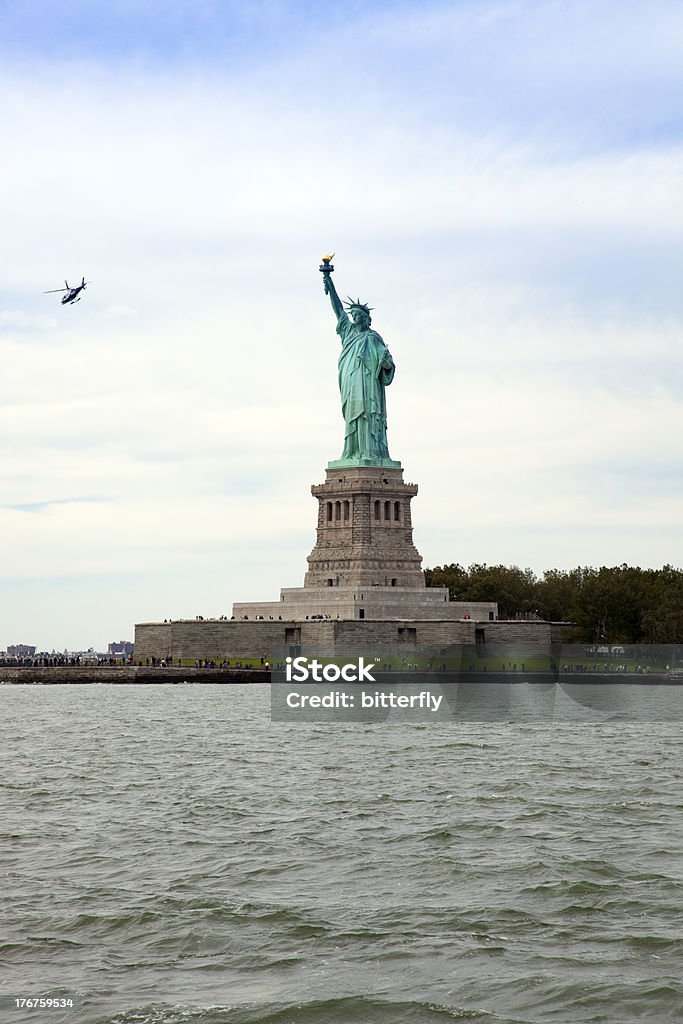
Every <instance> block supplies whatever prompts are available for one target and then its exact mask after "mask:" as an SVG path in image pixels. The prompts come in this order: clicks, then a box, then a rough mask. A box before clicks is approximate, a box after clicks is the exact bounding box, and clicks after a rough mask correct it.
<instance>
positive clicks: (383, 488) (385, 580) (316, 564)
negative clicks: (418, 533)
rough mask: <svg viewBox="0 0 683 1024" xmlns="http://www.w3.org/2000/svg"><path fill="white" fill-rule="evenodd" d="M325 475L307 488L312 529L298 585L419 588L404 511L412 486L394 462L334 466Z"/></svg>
mask: <svg viewBox="0 0 683 1024" xmlns="http://www.w3.org/2000/svg"><path fill="white" fill-rule="evenodd" d="M326 477H327V479H326V480H325V483H324V484H319V485H318V486H314V487H312V488H311V493H312V494H313V496H314V497H315V498H317V500H318V528H317V540H316V544H315V547H314V548H313V550H312V552H311V553H310V555H309V556H308V572H307V573H306V575H305V577H304V589H308V588H309V587H310V588H316V589H317V588H324V587H327V588H334V587H341V588H346V589H348V588H352V589H358V588H359V587H360V588H367V587H399V588H409V589H413V590H414V589H420V590H424V588H425V580H424V574H423V572H422V568H421V566H422V558H421V556H420V554H419V552H418V550H417V548H416V547H415V545H414V544H413V526H412V519H411V514H410V501H411V499H412V498H413V497H414V496H415V495H416V494H417V485H416V484H407V483H404V481H403V470H402V469H401V468H400V464H398V466H397V467H396V466H395V467H394V468H387V467H377V466H349V467H342V466H340V465H337V466H334V467H330V468H328V469H327V471H326Z"/></svg>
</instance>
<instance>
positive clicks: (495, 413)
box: [0, 4, 683, 647]
mask: <svg viewBox="0 0 683 1024" xmlns="http://www.w3.org/2000/svg"><path fill="white" fill-rule="evenodd" d="M534 6H535V7H538V9H539V10H540V11H541V14H542V16H543V18H544V19H546V21H547V20H548V19H553V18H555V17H556V14H557V10H558V9H559V8H558V6H557V5H534ZM663 9H664V8H663V7H661V5H660V7H658V11H660V12H661V11H663ZM663 16H664V15H663V14H662V17H663ZM434 17H435V18H436V16H434ZM447 17H448V18H451V29H452V31H453V32H455V33H456V34H457V33H460V34H461V35H465V36H468V38H469V36H471V34H472V33H473V32H474V37H475V39H481V33H484V34H486V33H490V32H492V31H493V30H494V29H495V30H496V31H498V29H497V28H496V26H497V25H498V23H499V22H500V25H501V26H502V28H501V31H503V30H504V29H505V25H506V24H507V23H508V22H509V21H510V19H513V20H514V21H515V24H516V25H517V26H518V28H519V26H520V24H521V23H525V24H528V18H527V15H526V14H525V5H521V6H520V5H518V4H499V5H487V6H485V7H484V6H483V5H480V6H478V7H477V6H473V5H464V7H463V9H462V10H461V12H460V13H459V14H457V16H456V15H455V14H453V15H450V14H446V13H443V12H441V14H439V16H438V18H436V20H433V21H432V22H428V21H419V19H418V21H419V24H420V25H421V31H423V32H424V33H426V36H425V38H423V39H422V41H421V40H420V34H419V33H418V34H417V36H415V37H414V45H415V48H416V54H417V56H418V57H419V58H420V60H421V61H423V62H424V61H425V60H427V58H428V57H429V46H430V45H431V42H430V39H431V36H430V37H429V39H427V37H428V36H429V34H430V33H431V32H433V29H434V26H435V25H437V22H438V23H439V24H440V25H443V19H444V18H447ZM439 19H441V21H439ZM452 19H455V20H454V21H453V20H452ZM520 19H521V22H520ZM373 24H374V25H375V26H376V33H375V35H374V36H373V34H372V33H369V34H367V35H365V36H363V37H362V38H363V39H364V42H363V44H362V45H361V46H360V55H358V54H355V55H352V57H351V58H349V60H350V72H354V71H355V70H358V77H357V78H355V77H354V74H353V73H350V74H349V75H348V76H347V77H342V78H341V79H338V78H335V74H336V70H335V68H336V66H335V65H332V67H331V68H330V69H327V72H326V69H325V59H326V57H327V55H328V54H327V51H325V52H322V53H319V54H317V56H315V58H314V60H313V64H312V65H311V64H308V65H307V64H306V60H308V58H309V57H310V53H309V52H308V50H307V49H306V48H307V47H309V46H310V45H311V43H310V39H309V41H308V42H305V43H304V45H303V48H302V49H300V50H295V51H294V52H292V53H291V54H290V55H289V56H288V57H287V58H284V59H281V60H280V61H279V62H277V61H276V62H275V65H274V66H273V67H271V68H265V67H263V66H259V67H256V66H254V65H249V62H248V61H247V62H245V65H243V68H242V70H240V71H229V72H226V73H219V72H217V71H216V70H215V69H214V70H212V71H201V72H200V71H196V70H195V71H194V72H192V73H190V72H189V71H188V70H187V69H185V70H184V71H178V70H175V71H173V70H171V71H167V72H163V73H162V72H154V73H151V72H150V71H149V70H144V69H141V68H139V67H138V68H137V69H135V68H133V67H128V68H126V69H124V70H122V69H119V70H112V69H111V68H109V69H107V68H104V67H96V66H93V65H91V66H87V65H83V66H81V67H75V66H72V67H71V68H64V67H62V68H58V69H55V67H54V66H52V67H51V68H49V69H46V68H45V67H41V66H33V67H31V68H30V70H29V71H26V70H25V71H23V72H20V71H17V70H16V68H15V69H14V70H12V71H8V70H6V71H5V73H4V76H3V78H2V82H1V83H0V90H1V92H2V95H3V114H2V122H1V124H2V128H3V132H4V136H5V137H6V138H11V139H12V160H11V161H8V162H7V163H6V166H5V167H4V168H3V175H4V178H5V185H6V187H5V188H4V189H3V192H2V195H1V196H0V216H1V217H2V222H3V234H2V238H0V255H1V256H2V258H3V266H4V267H5V268H6V272H5V275H4V282H3V291H2V294H1V295H0V300H1V301H2V305H3V307H4V312H2V313H0V365H2V367H3V377H4V382H5V383H4V388H3V401H2V403H0V445H1V446H2V463H1V466H2V468H1V469H0V488H1V490H2V494H3V507H2V508H1V509H0V529H1V530H2V534H1V535H2V541H1V542H0V564H2V566H3V569H4V572H5V576H6V577H7V578H10V579H12V580H13V582H12V583H11V587H12V588H13V589H14V590H16V591H17V593H20V594H26V595H28V596H27V597H26V603H25V604H22V600H20V599H19V598H18V597H17V598H16V600H15V599H14V597H13V596H12V594H11V593H10V594H9V600H8V604H9V605H11V606H12V607H11V608H10V609H8V611H9V612H11V615H12V616H14V617H13V618H7V619H5V621H6V623H7V625H6V627H5V628H6V629H9V628H10V623H11V624H12V627H11V628H12V629H14V630H17V631H18V630H19V628H20V625H21V621H22V620H21V619H20V618H18V617H17V616H19V614H20V613H21V614H27V609H28V608H29V607H30V603H31V601H33V602H34V604H35V605H36V606H38V605H39V606H40V607H41V608H44V604H41V602H40V600H39V598H38V597H37V590H38V589H39V588H40V587H41V586H47V587H48V589H49V590H50V593H54V592H55V591H54V590H53V585H56V584H55V581H57V580H59V579H62V580H65V581H66V580H68V579H71V580H72V581H74V580H75V581H77V580H82V581H90V582H89V588H90V589H88V586H86V585H85V584H83V589H82V590H79V586H78V585H76V583H69V584H67V583H66V582H65V583H64V587H65V592H67V591H68V593H69V595H71V596H70V598H69V601H65V603H64V609H65V610H64V612H62V611H60V609H59V608H54V609H53V610H52V611H51V612H50V614H49V615H48V614H47V613H46V612H45V611H43V612H41V615H39V616H38V617H37V618H36V619H34V620H32V621H34V622H35V628H36V630H37V631H38V632H39V634H40V635H38V636H36V637H35V638H34V639H35V642H37V643H38V644H39V645H40V646H62V647H63V646H65V645H68V646H76V645H78V644H79V643H80V644H82V645H86V646H87V645H89V644H90V643H97V644H100V645H102V644H104V643H106V642H107V639H113V636H108V633H109V623H110V622H111V623H112V630H113V623H114V622H115V623H116V627H117V628H116V630H114V632H116V633H117V634H121V635H123V634H124V632H127V633H128V635H130V633H131V630H132V624H133V623H132V620H133V618H135V617H138V616H142V615H143V614H144V617H149V616H150V615H151V614H153V609H154V604H155V600H156V599H158V601H159V612H158V614H159V615H161V617H162V618H163V617H164V614H173V615H178V614H183V613H188V614H194V613H195V609H196V610H197V611H200V612H201V613H203V614H206V613H210V609H209V608H207V606H206V604H204V603H203V602H200V600H199V598H200V597H201V596H202V594H204V595H206V596H207V600H208V596H211V598H212V599H213V600H215V601H216V602H217V603H219V604H220V607H217V608H216V611H217V613H222V612H225V611H226V610H229V603H230V602H231V600H233V599H240V598H244V599H247V598H257V597H260V596H262V597H275V596H276V594H277V589H278V587H279V586H280V585H297V584H298V583H299V582H300V581H301V578H302V576H303V571H304V568H305V557H306V555H307V554H308V552H309V551H310V548H311V547H312V544H313V532H314V520H315V504H314V502H313V500H312V499H311V497H310V493H309V487H310V484H311V483H313V482H318V481H320V480H321V479H322V477H323V467H324V464H325V463H326V461H327V460H328V459H331V458H335V457H337V456H338V455H339V454H340V448H341V417H340V413H339V408H338V395H337V390H336V350H337V339H336V337H335V334H334V322H333V318H332V313H331V310H330V309H329V306H328V305H327V302H326V299H325V298H324V296H323V294H322V287H321V280H320V275H319V274H318V271H317V265H318V262H319V257H320V254H321V253H322V252H323V251H328V248H332V249H334V248H336V249H337V251H338V255H337V258H336V260H335V262H336V264H337V271H336V274H335V276H336V278H337V279H338V285H339V289H340V291H341V292H343V293H344V294H346V292H347V291H349V292H350V291H352V292H353V293H354V295H356V294H358V293H361V297H362V298H365V299H367V300H368V301H370V303H371V305H373V306H375V307H376V313H375V326H376V327H377V329H378V330H379V331H380V332H381V333H382V334H383V336H384V337H385V338H386V340H387V342H388V344H389V345H390V347H391V349H392V352H393V353H394V356H395V358H396V362H397V366H398V373H397V377H396V380H395V382H394V384H393V385H392V388H391V389H390V392H389V396H388V404H389V418H390V425H389V434H390V445H391V449H392V454H393V455H394V457H396V458H400V459H401V460H402V461H403V463H404V465H405V467H406V477H407V478H410V479H415V480H416V481H417V482H418V483H419V484H420V495H419V497H418V499H417V500H416V503H415V526H416V539H417V543H418V547H419V548H420V549H421V550H422V552H423V554H424V556H425V561H426V562H427V563H428V564H434V563H435V562H439V561H453V560H460V561H464V562H468V561H474V560H477V561H504V562H519V563H521V564H532V565H533V566H534V567H535V568H537V569H538V570H540V569H543V568H545V567H549V566H552V565H559V564H564V565H571V564H577V563H578V562H582V563H586V562H602V561H610V560H614V561H617V562H619V561H632V562H641V563H648V564H658V563H660V564H661V562H663V561H673V562H677V561H680V558H681V555H680V542H679V540H678V532H677V526H676V524H677V523H678V522H680V513H681V494H682V489H681V487H680V485H679V483H678V480H679V479H680V477H679V476H677V473H676V470H677V468H678V466H679V455H678V450H677V439H678V438H679V437H680V423H681V411H682V410H681V402H680V399H679V395H680V393H681V389H680V355H679V353H680V336H681V321H682V319H683V309H681V299H680V289H678V288H677V287H676V288H674V287H672V286H671V283H670V282H671V281H672V279H673V278H675V273H674V271H673V269H672V268H674V267H675V262H674V261H675V259H676V254H677V251H678V248H679V246H680V241H681V237H680V236H681V234H682V233H683V217H682V215H681V213H680V211H681V209H683V205H682V203H681V199H682V196H681V191H682V185H681V177H680V173H679V168H680V162H681V143H680V140H678V139H676V138H675V137H672V138H671V139H670V140H668V141H667V140H666V139H665V140H662V138H659V137H658V138H656V139H654V138H648V137H647V133H645V137H644V138H642V139H639V140H634V141H633V142H632V143H628V144H627V143H624V144H623V145H622V146H621V147H618V146H614V145H611V146H610V147H609V148H607V149H605V150H603V151H599V150H598V149H596V147H594V146H593V147H585V146H583V145H573V144H572V141H573V140H575V138H576V136H571V137H569V138H568V139H567V140H566V144H565V142H564V141H563V140H558V134H557V132H556V131H554V130H553V131H552V132H549V133H548V134H547V136H544V135H543V133H542V131H540V130H539V126H538V122H535V123H534V125H533V126H532V127H531V128H530V130H529V132H528V133H523V132H521V131H516V130H515V131H512V130H511V129H510V125H509V124H505V123H497V124H493V125H492V124H491V122H487V123H486V124H483V125H481V126H476V125H474V124H473V120H472V118H471V117H469V116H466V115H465V114H459V113H458V110H457V109H456V108H457V104H454V106H453V109H452V110H450V112H449V113H448V116H446V113H445V108H444V107H443V106H442V105H441V104H440V103H436V99H435V106H434V110H433V111H432V115H433V116H431V117H427V116H426V115H425V110H426V107H425V104H426V103H427V102H428V100H429V92H428V91H427V92H423V93H420V94H419V95H416V96H415V97H413V96H412V95H411V94H410V89H408V88H407V87H406V88H405V89H404V91H402V92H401V91H399V92H395V93H393V94H392V95H390V96H389V97H388V93H387V89H386V88H384V87H383V86H382V85H381V84H379V80H378V77H377V76H378V75H379V74H380V72H381V71H382V70H383V69H384V68H386V67H387V66H388V64H389V63H390V57H391V53H394V54H395V53H396V52H397V50H396V47H399V46H400V45H403V43H402V42H401V39H403V40H404V41H405V38H407V37H408V36H409V35H410V32H411V31H412V30H411V28H410V25H411V18H408V19H407V21H406V23H405V24H403V25H401V24H399V23H398V21H394V20H386V19H385V20H384V21H383V22H382V19H381V18H380V19H379V21H378V20H375V21H374V22H373ZM412 24H413V27H414V25H415V18H414V17H413V18H412ZM554 24H555V23H554ZM430 26H431V27H430ZM555 27H557V26H555ZM439 31H441V29H439ZM543 31H546V32H550V30H549V29H547V30H546V29H544V30H543ZM554 31H555V29H553V32H554ZM348 32H349V36H350V35H351V34H352V30H351V28H349V29H348ZM406 33H407V34H408V35H406ZM477 33H480V34H479V35H477ZM468 34H469V35H468ZM551 35H552V33H551ZM344 38H345V37H344ZM344 38H342V39H341V40H340V47H341V49H342V50H344ZM382 38H384V39H385V45H386V47H387V53H385V54H384V55H383V56H382V59H381V60H379V59H378V63H377V74H376V75H375V77H374V78H373V77H372V74H371V70H372V69H370V70H369V71H367V74H366V73H361V71H362V68H361V63H362V61H361V57H362V55H363V53H364V52H365V49H364V47H365V46H366V44H367V46H368V47H370V48H372V46H374V45H377V43H378V40H380V39H382ZM552 39H553V40H554V42H553V46H555V45H556V43H557V40H556V39H555V35H552ZM431 41H432V42H433V39H431ZM627 44H628V46H631V45H632V44H633V40H631V43H628V41H627V42H624V41H623V40H622V43H621V44H620V45H622V46H623V47H625V46H627ZM529 45H531V44H529ZM392 48H393V49H392ZM665 48H666V49H667V52H668V43H667V44H665ZM389 51H391V52H389ZM476 56H477V59H478V60H480V61H481V60H483V59H484V56H483V54H482V53H480V52H478V53H477V54H476ZM304 57H305V58H306V60H304ZM543 60H544V58H542V57H541V56H539V57H538V61H537V64H536V65H535V66H536V67H537V68H540V67H541V65H542V64H543ZM440 73H441V72H440ZM535 73H536V72H534V74H535ZM539 73H540V72H539ZM326 74H327V77H326ZM373 74H374V72H373ZM368 76H370V77H368ZM304 84H305V89H304ZM432 84H433V82H432ZM451 84H453V83H451ZM524 86H525V88H528V87H529V82H528V81H525V82H524ZM394 88H395V79H392V80H391V89H394ZM538 88H539V89H542V88H543V80H542V78H541V80H540V81H539V82H538ZM391 89H390V90H389V92H391ZM305 90H308V92H307V93H306V91H305ZM440 95H441V94H439V97H440ZM55 109H58V110H60V111H67V112H69V111H77V112H78V116H77V117H68V116H67V117H59V116H58V117H55ZM546 112H547V113H548V114H550V113H551V112H552V110H551V106H548V107H547V109H546ZM577 133H579V129H577ZM82 274H85V275H86V277H87V278H88V279H92V285H91V286H90V287H89V288H88V291H87V293H86V295H85V296H84V299H83V302H82V303H79V304H78V305H77V306H75V307H65V308H62V307H60V305H59V297H58V296H46V295H42V294H41V293H42V292H43V290H45V289H46V288H50V287H57V286H58V285H59V283H60V280H62V279H63V278H64V277H65V276H66V277H68V279H69V280H71V278H72V277H73V278H74V279H76V278H80V276H81V275H82ZM672 274H673V278H672ZM7 381H9V382H10V383H9V386H8V384H7ZM84 499H85V500H84ZM25 506H33V510H28V509H27V508H25ZM22 507H24V508H22ZM123 576H125V577H126V579H127V580H129V581H133V580H134V581H135V584H134V585H135V587H136V588H138V589H140V593H141V595H142V596H141V598H140V605H139V607H141V609H142V607H143V606H144V613H143V611H142V610H141V611H140V612H134V611H131V619H130V622H129V625H128V628H127V629H125V628H124V627H125V623H122V621H121V618H120V616H121V611H122V609H123V608H125V601H124V599H123V598H122V596H121V594H122V590H121V587H124V584H123V583H121V579H122V577H123ZM31 580H40V581H41V582H40V583H36V584H35V590H34V591H33V592H31V590H30V587H31V584H30V581H31ZM117 580H118V581H119V582H116V581H117ZM108 581H109V584H108ZM108 585H109V586H110V587H111V589H112V596H111V598H110V597H109V596H108ZM129 585H130V586H131V587H133V583H132V582H130V583H129ZM124 589H125V587H124ZM114 591H115V594H114ZM31 593H32V595H33V596H31ZM93 595H96V601H95V603H97V604H98V607H99V612H98V614H99V618H100V622H101V624H102V625H101V628H102V630H104V632H103V633H102V634H100V635H98V636H97V637H94V636H92V635H90V636H84V635H82V632H81V630H82V629H83V628H85V626H84V623H86V622H87V623H88V624H89V626H88V628H94V626H93V623H94V622H95V617H94V616H93V613H92V608H91V605H92V604H93V601H94V600H95V599H94V597H93ZM219 599H220V601H219ZM186 601H187V604H186V605H185V602H186ZM86 604H87V605H88V607H87V610H86V607H85V605H86ZM162 605H164V607H163V608H162V607H161V606H162ZM200 605H201V607H200ZM130 606H131V608H134V607H136V602H135V601H134V600H132V601H131V605H130ZM66 609H68V614H67V611H66ZM79 609H80V611H81V612H82V613H83V619H82V620H80V621H79V620H78V614H79ZM150 609H151V610H150ZM110 616H111V617H110ZM25 621H28V618H26V619H25ZM40 631H43V632H42V633H41V632H40ZM22 633H25V631H24V630H22ZM117 638H118V637H117ZM17 639H19V638H18V637H17V636H14V635H10V634H8V635H7V636H0V647H1V646H3V645H4V644H5V643H11V642H13V641H16V640H17ZM23 639H24V641H26V642H33V641H32V640H31V639H30V638H28V637H26V636H25V635H24V636H23Z"/></svg>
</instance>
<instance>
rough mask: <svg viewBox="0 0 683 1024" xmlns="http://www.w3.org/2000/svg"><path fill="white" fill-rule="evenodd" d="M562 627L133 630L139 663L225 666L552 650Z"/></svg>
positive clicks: (222, 625) (218, 624) (185, 623)
mask: <svg viewBox="0 0 683 1024" xmlns="http://www.w3.org/2000/svg"><path fill="white" fill-rule="evenodd" d="M564 625H565V624H563V623H550V622H538V621H532V622H518V621H501V620H497V621H494V622H475V621H465V622H449V621H439V620H433V621H424V620H422V621H421V620H413V621H406V620H402V621H400V622H397V621H395V620H393V621H390V620H386V621H380V620H323V621H314V622H311V621H303V622H302V621H301V620H298V621H296V620H291V621H289V622H288V621H271V620H268V619H266V620H257V621H251V620H249V621H240V620H237V619H201V620H194V619H192V620H178V621H174V622H144V623H139V624H137V625H136V626H135V655H134V658H135V661H136V662H140V661H143V662H144V661H145V659H147V658H149V659H151V658H164V659H167V658H173V659H175V660H177V659H178V658H182V659H191V660H200V661H207V660H211V661H222V660H225V659H227V660H230V661H234V660H235V659H240V658H264V659H266V660H268V661H270V660H271V659H272V658H273V657H284V656H286V655H287V654H289V653H290V651H291V649H292V647H297V648H301V650H302V652H303V653H306V651H307V650H310V651H311V653H314V654H319V655H324V654H326V655H330V656H331V655H334V654H337V653H346V652H349V651H352V650H363V651H366V652H367V651H368V650H373V651H376V652H377V653H378V654H380V653H383V652H389V651H394V652H398V651H401V650H406V652H408V651H410V650H416V649H418V648H423V649H427V648H429V649H438V648H442V647H447V646H449V645H453V644H468V645H473V647H474V646H475V645H476V646H478V647H480V648H481V647H482V646H487V647H490V646H507V647H515V648H518V649H521V648H524V647H527V646H528V647H534V646H536V647H538V646H542V647H548V646H549V645H550V644H552V643H558V642H560V640H561V637H562V629H563V626H564Z"/></svg>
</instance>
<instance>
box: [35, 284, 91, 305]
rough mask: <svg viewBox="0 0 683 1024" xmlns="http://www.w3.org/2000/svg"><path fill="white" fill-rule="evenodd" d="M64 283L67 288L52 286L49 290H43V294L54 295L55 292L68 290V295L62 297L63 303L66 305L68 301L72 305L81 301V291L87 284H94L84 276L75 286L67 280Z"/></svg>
mask: <svg viewBox="0 0 683 1024" xmlns="http://www.w3.org/2000/svg"><path fill="white" fill-rule="evenodd" d="M64 284H65V285H66V288H50V289H49V291H46V292H43V295H52V294H53V293H54V292H66V295H65V296H64V298H63V299H62V305H63V306H66V305H67V303H68V304H69V305H71V303H72V302H80V301H81V295H80V293H81V292H82V291H83V290H84V288H85V286H86V285H87V284H92V282H91V281H86V279H85V278H83V280H82V281H81V283H80V284H77V285H76V287H75V288H71V287H70V286H69V282H68V281H65V282H64Z"/></svg>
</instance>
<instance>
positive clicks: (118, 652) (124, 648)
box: [107, 640, 135, 658]
mask: <svg viewBox="0 0 683 1024" xmlns="http://www.w3.org/2000/svg"><path fill="white" fill-rule="evenodd" d="M134 649H135V644H133V643H131V641H130V640H118V641H116V640H115V641H114V642H113V643H111V644H109V647H108V648H107V650H108V651H109V657H110V658H129V657H130V656H131V654H132V653H133V651H134Z"/></svg>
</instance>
